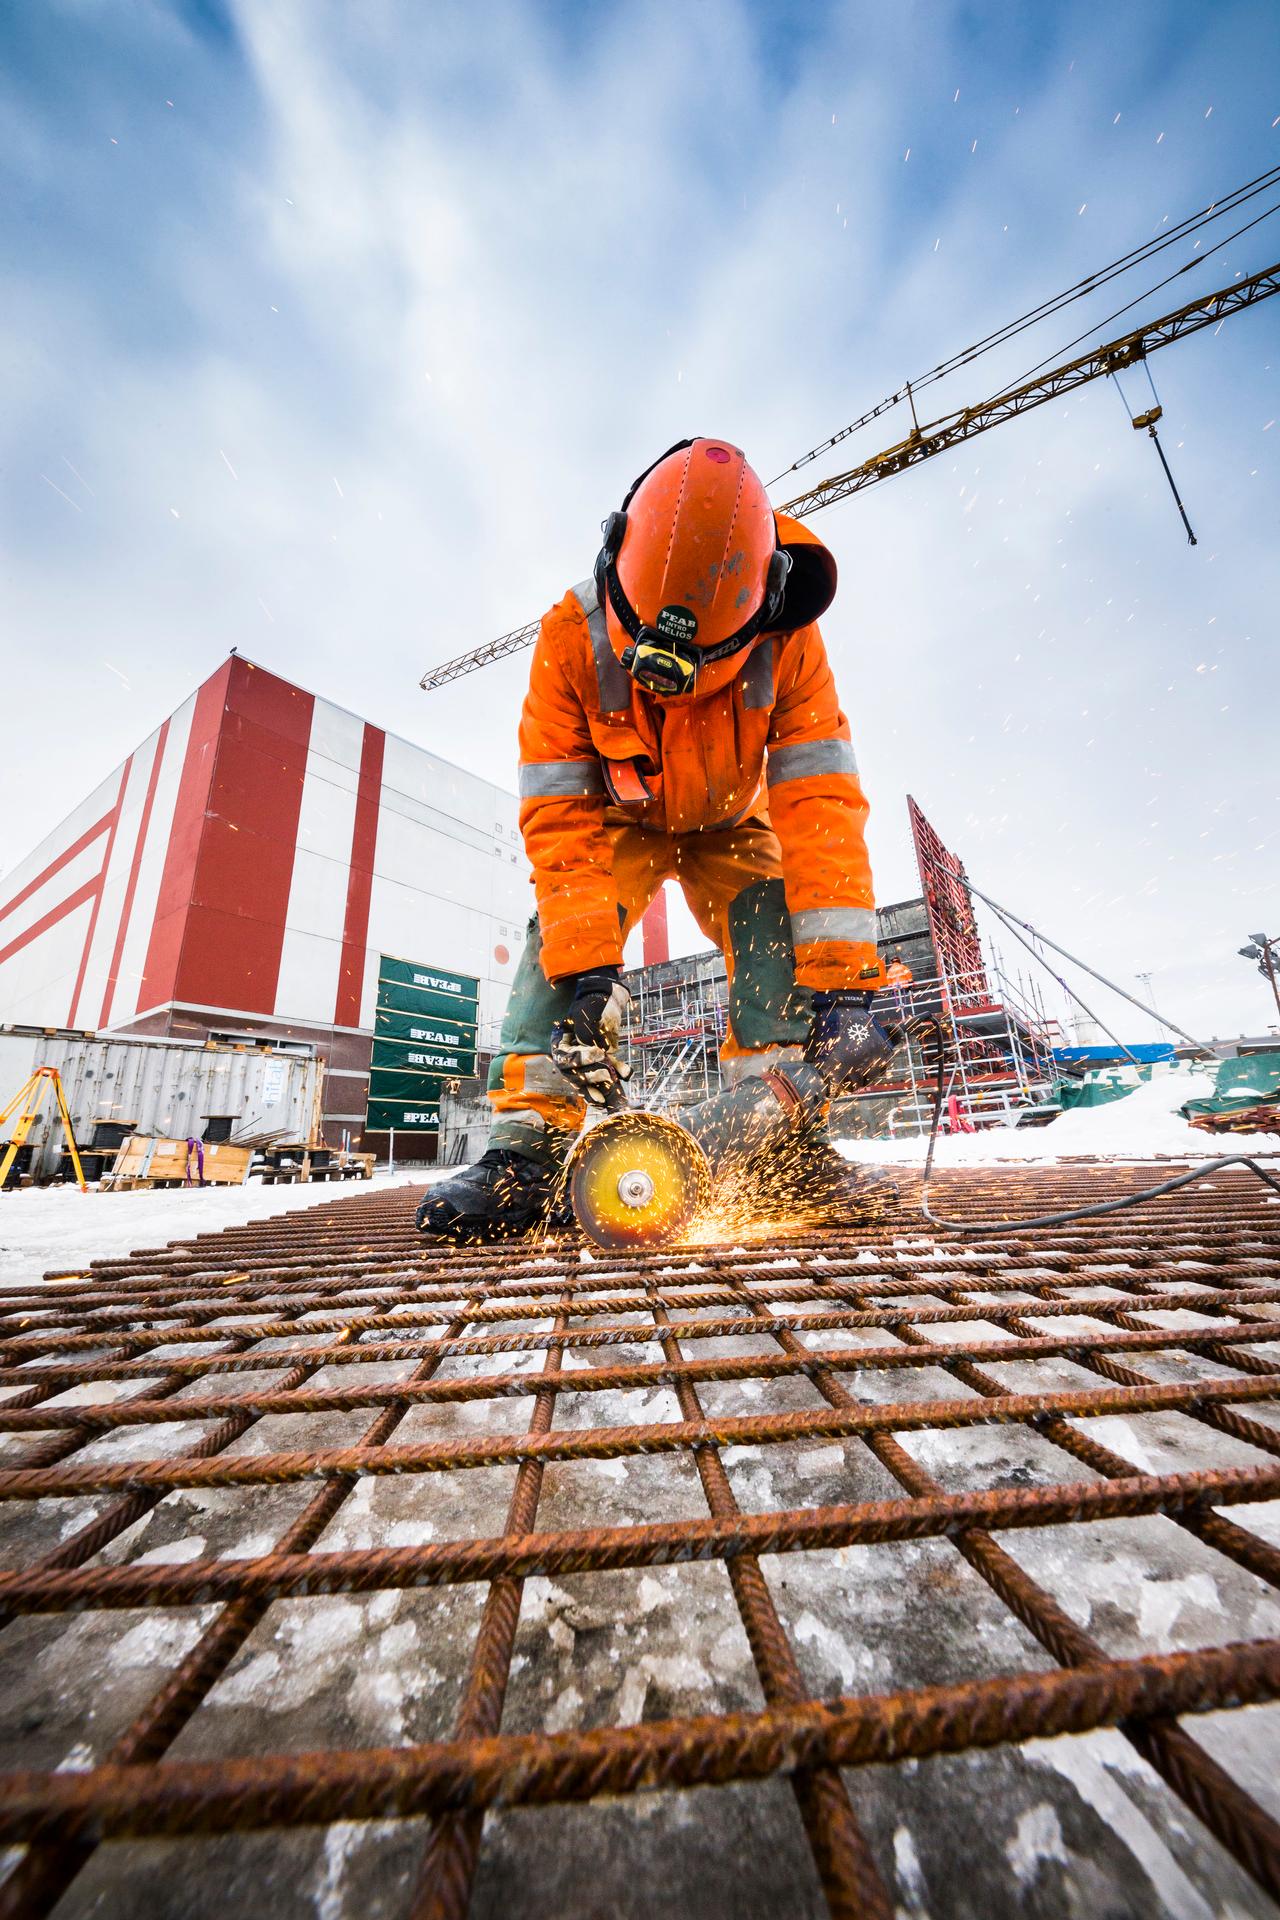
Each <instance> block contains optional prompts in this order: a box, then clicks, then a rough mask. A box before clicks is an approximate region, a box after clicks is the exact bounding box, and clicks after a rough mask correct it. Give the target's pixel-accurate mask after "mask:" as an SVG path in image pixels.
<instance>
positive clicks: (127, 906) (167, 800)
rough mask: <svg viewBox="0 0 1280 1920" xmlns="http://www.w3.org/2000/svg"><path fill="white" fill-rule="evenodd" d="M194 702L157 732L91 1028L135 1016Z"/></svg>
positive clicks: (88, 1011)
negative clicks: (109, 956) (130, 857)
mask: <svg viewBox="0 0 1280 1920" xmlns="http://www.w3.org/2000/svg"><path fill="white" fill-rule="evenodd" d="M196 697H197V696H196V695H195V694H192V695H191V698H190V699H189V700H184V701H183V703H182V705H181V706H180V707H179V708H178V710H177V712H176V713H174V714H172V715H171V716H170V718H169V719H168V720H166V721H165V723H164V725H163V726H162V727H161V728H160V730H159V735H158V738H157V741H156V758H155V761H154V762H153V764H152V769H151V775H150V778H149V780H148V784H147V795H144V797H143V804H142V814H141V816H140V818H139V821H138V831H137V835H136V837H135V840H134V845H133V856H132V860H131V862H130V867H129V879H128V883H127V884H126V887H125V894H124V899H123V901H122V904H121V909H120V919H119V923H118V925H117V927H116V930H115V939H114V941H113V942H112V949H111V959H110V962H109V964H108V967H107V977H106V980H105V982H104V985H103V989H102V1000H101V1004H100V1005H99V1006H98V1007H97V1008H96V1009H95V1008H94V1005H93V1002H92V1001H90V1002H89V1003H88V1005H87V1006H86V1008H85V1017H86V1021H87V1022H88V1024H91V1025H92V1024H96V1025H97V1026H98V1027H109V1026H110V1025H111V1023H112V1021H113V1020H115V1019H117V1018H120V1019H128V1018H129V1017H130V1016H131V1015H132V1014H134V1013H136V1011H137V1007H138V1000H139V997H140V995H141V992H142V974H143V968H144V966H145V964H146V958H147V948H148V947H149V945H150V943H151V929H152V926H153V924H154V922H155V912H156V900H157V898H158V896H159V892H160V881H161V877H162V875H163V873H164V866H165V854H166V851H167V848H168V845H169V836H170V833H171V830H172V827H173V816H174V809H175V807H176V805H177V800H178V788H179V785H180V782H181V779H182V769H183V766H184V764H185V761H186V756H187V743H188V741H189V740H190V737H191V723H192V721H193V719H194V718H195V711H196ZM148 795H149V804H148V797H147V796H148Z"/></svg>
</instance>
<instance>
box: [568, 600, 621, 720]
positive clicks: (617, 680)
mask: <svg viewBox="0 0 1280 1920" xmlns="http://www.w3.org/2000/svg"><path fill="white" fill-rule="evenodd" d="M573 597H574V599H575V600H576V601H577V603H578V605H579V606H580V607H581V608H582V611H583V612H584V613H585V614H586V616H587V628H588V631H589V632H590V634H591V651H592V654H593V655H594V656H595V663H596V685H597V687H599V689H600V711H601V713H628V712H629V711H630V709H631V675H630V674H629V673H628V672H627V670H626V668H625V667H624V666H623V664H622V662H621V661H620V660H619V658H618V656H617V654H616V653H615V652H614V650H613V648H612V647H611V646H610V644H609V630H608V628H607V627H606V626H605V623H604V610H603V608H602V607H601V605H600V597H599V595H598V594H597V592H596V583H595V581H594V580H582V581H580V582H579V584H578V585H577V586H576V587H574V589H573Z"/></svg>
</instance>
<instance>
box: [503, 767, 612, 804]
mask: <svg viewBox="0 0 1280 1920" xmlns="http://www.w3.org/2000/svg"><path fill="white" fill-rule="evenodd" d="M603 792H604V778H603V776H602V774H601V772H600V762H599V761H598V760H538V761H534V762H532V763H526V764H525V765H524V766H522V767H521V769H520V798H521V799H522V800H551V799H566V798H569V797H571V796H574V795H576V796H582V795H584V794H589V793H603Z"/></svg>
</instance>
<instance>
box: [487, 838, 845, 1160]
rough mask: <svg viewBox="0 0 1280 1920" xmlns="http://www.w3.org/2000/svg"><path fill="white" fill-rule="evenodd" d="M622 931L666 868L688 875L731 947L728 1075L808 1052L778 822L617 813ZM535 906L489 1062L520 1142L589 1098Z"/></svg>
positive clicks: (500, 1110)
mask: <svg viewBox="0 0 1280 1920" xmlns="http://www.w3.org/2000/svg"><path fill="white" fill-rule="evenodd" d="M605 824H606V826H607V828H608V832H609V838H610V842H611V844H612V848H613V878H614V882H615V884H616V886H617V891H618V902H619V906H618V911H619V914H620V916H621V919H622V931H623V938H624V939H625V938H626V936H627V934H629V933H630V931H631V929H632V928H633V927H634V926H635V925H637V923H638V922H639V920H640V918H641V916H642V915H643V913H644V911H645V908H646V907H647V906H648V905H649V903H650V901H651V900H652V899H653V897H654V895H655V894H656V893H657V891H658V889H659V887H661V886H662V884H663V882H664V881H666V880H676V881H678V882H679V884H680V887H681V890H682V891H683V893H684V897H685V899H686V900H687V901H688V903H689V910H690V912H691V913H692V914H693V917H694V919H695V920H696V921H697V923H698V925H699V927H700V928H701V929H702V931H703V933H704V934H706V936H707V938H708V940H711V941H713V942H714V943H715V945H716V946H717V947H719V948H720V950H721V951H722V952H723V954H724V957H725V967H726V971H727V973H728V980H729V1025H728V1031H727V1032H726V1034H725V1037H724V1040H723V1042H722V1044H721V1048H720V1058H721V1061H722V1062H723V1064H724V1066H725V1070H726V1073H725V1077H726V1079H728V1080H733V1079H735V1078H739V1077H741V1076H742V1075H743V1074H745V1073H751V1072H756V1073H759V1072H762V1071H763V1070H764V1069H765V1067H767V1066H770V1065H772V1064H773V1063H775V1062H776V1061H777V1060H778V1059H779V1058H780V1057H782V1058H785V1057H786V1056H787V1052H788V1051H789V1052H790V1054H791V1055H792V1057H794V1056H795V1054H796V1053H798V1051H799V1049H800V1047H801V1046H802V1045H803V1044H804V1041H805V1039H806V1038H807V1036H808V1032H809V1022H810V1018H811V1014H812V997H811V995H810V993H809V991H808V989H807V988H805V987H799V986H797V985H796V973H795V952H794V949H793V945H792V938H791V921H790V917H789V915H788V913H787V904H786V896H785V893H784V890H783V883H782V851H781V848H780V846H779V844H778V839H777V836H776V834H775V833H774V832H773V831H772V829H771V828H769V827H767V826H765V825H763V824H761V823H759V822H753V821H748V822H746V823H744V824H743V825H742V826H739V827H725V828H718V829H714V830H711V831H708V832H702V833H662V832H655V831H652V830H649V829H646V828H642V827H638V826H636V825H635V824H634V823H633V822H632V821H629V820H627V819H626V818H625V817H618V818H615V817H614V816H613V811H612V809H611V810H610V813H609V814H607V815H606V821H605ZM541 955H542V942H541V939H540V938H539V934H538V923H537V919H536V917H535V919H534V920H532V921H531V922H530V928H529V939H528V940H527V941H526V943H525V949H524V953H523V955H522V956H521V960H520V965H519V967H518V969H517V971H516V978H515V982H514V984H513V986H512V990H511V1000H510V1003H509V1005H508V1007H507V1014H506V1019H505V1020H504V1021H503V1024H502V1037H501V1039H500V1041H499V1043H498V1044H499V1052H498V1053H497V1055H496V1056H495V1058H494V1061H493V1065H492V1067H491V1068H490V1072H489V1099H490V1102H491V1103H492V1105H493V1107H494V1108H495V1109H496V1112H497V1115H498V1118H497V1121H496V1122H495V1126H494V1130H493V1136H492V1144H493V1145H495V1146H503V1145H507V1146H513V1147H519V1146H522V1145H528V1144H529V1142H530V1140H531V1138H533V1137H535V1135H536V1134H541V1135H542V1137H543V1138H544V1139H545V1138H546V1130H547V1129H548V1128H551V1129H555V1130H563V1131H572V1130H575V1129H576V1128H577V1127H578V1126H580V1125H581V1122H582V1117H583V1114H584V1112H585V1102H584V1101H583V1099H582V1097H581V1096H580V1095H579V1094H578V1093H576V1092H575V1090H574V1089H573V1087H571V1086H570V1084H569V1082H568V1081H567V1080H566V1079H565V1078H564V1076H563V1074H562V1073H561V1072H560V1071H559V1069H558V1068H557V1067H556V1066H555V1064H554V1063H553V1061H552V1060H551V1057H550V1051H549V1049H550V1045H551V1029H552V1027H553V1026H554V1024H555V1022H556V1021H557V1020H559V1019H562V1018H563V1016H564V1015H565V1014H566V1013H567V1012H568V1011H569V1007H570V1005H571V1003H572V1000H573V985H572V982H571V981H569V982H565V983H562V984H559V985H556V984H553V983H552V982H550V981H548V980H547V978H546V976H545V975H544V973H543V971H542V960H541Z"/></svg>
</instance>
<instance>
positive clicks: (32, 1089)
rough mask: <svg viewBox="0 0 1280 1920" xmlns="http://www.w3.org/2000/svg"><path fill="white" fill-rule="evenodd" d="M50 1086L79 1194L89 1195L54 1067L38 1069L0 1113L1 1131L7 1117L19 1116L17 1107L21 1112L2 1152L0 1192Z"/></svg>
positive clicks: (24, 1143) (69, 1116)
mask: <svg viewBox="0 0 1280 1920" xmlns="http://www.w3.org/2000/svg"><path fill="white" fill-rule="evenodd" d="M51 1082H52V1085H53V1092H54V1098H55V1099H56V1100H57V1103H58V1112H59V1114H60V1115H61V1117H62V1130H63V1132H64V1133H65V1134H66V1136H67V1145H68V1146H69V1147H70V1149H71V1164H72V1166H73V1167H74V1168H75V1170H76V1179H77V1180H78V1181H79V1182H80V1191H81V1193H87V1192H88V1191H89V1189H88V1187H86V1185H85V1183H84V1168H83V1167H82V1166H81V1165H80V1151H79V1148H78V1147H77V1146H76V1136H75V1133H74V1132H73V1130H72V1126H71V1115H70V1114H69V1113H68V1112H67V1100H66V1095H65V1094H64V1093H63V1091H62V1075H61V1074H60V1073H59V1072H58V1069H57V1068H56V1067H37V1068H36V1069H35V1071H34V1072H33V1073H32V1075H31V1078H30V1079H29V1080H27V1081H25V1082H24V1083H23V1085H22V1086H21V1087H19V1089H18V1091H17V1092H16V1093H15V1094H14V1096H13V1098H12V1100H11V1101H10V1102H9V1104H8V1106H7V1107H6V1108H5V1109H4V1112H3V1113H0V1127H3V1126H4V1125H5V1123H6V1121H7V1120H8V1118H9V1116H10V1114H12V1113H18V1109H19V1107H21V1109H22V1111H21V1113H18V1124H17V1126H16V1127H15V1128H14V1130H13V1138H12V1139H11V1140H10V1142H9V1145H8V1147H7V1148H6V1149H5V1155H4V1158H3V1160H0V1190H3V1187H4V1183H5V1181H6V1180H7V1179H8V1178H9V1169H10V1167H11V1166H12V1165H13V1163H14V1160H15V1159H16V1158H17V1153H18V1148H19V1147H21V1146H25V1145H26V1139H27V1135H28V1134H29V1133H30V1131H31V1129H32V1127H33V1126H34V1125H35V1122H36V1116H37V1114H38V1113H39V1111H40V1103H41V1101H42V1100H43V1098H44V1090H45V1087H46V1086H48V1085H49V1084H50V1083H51Z"/></svg>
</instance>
